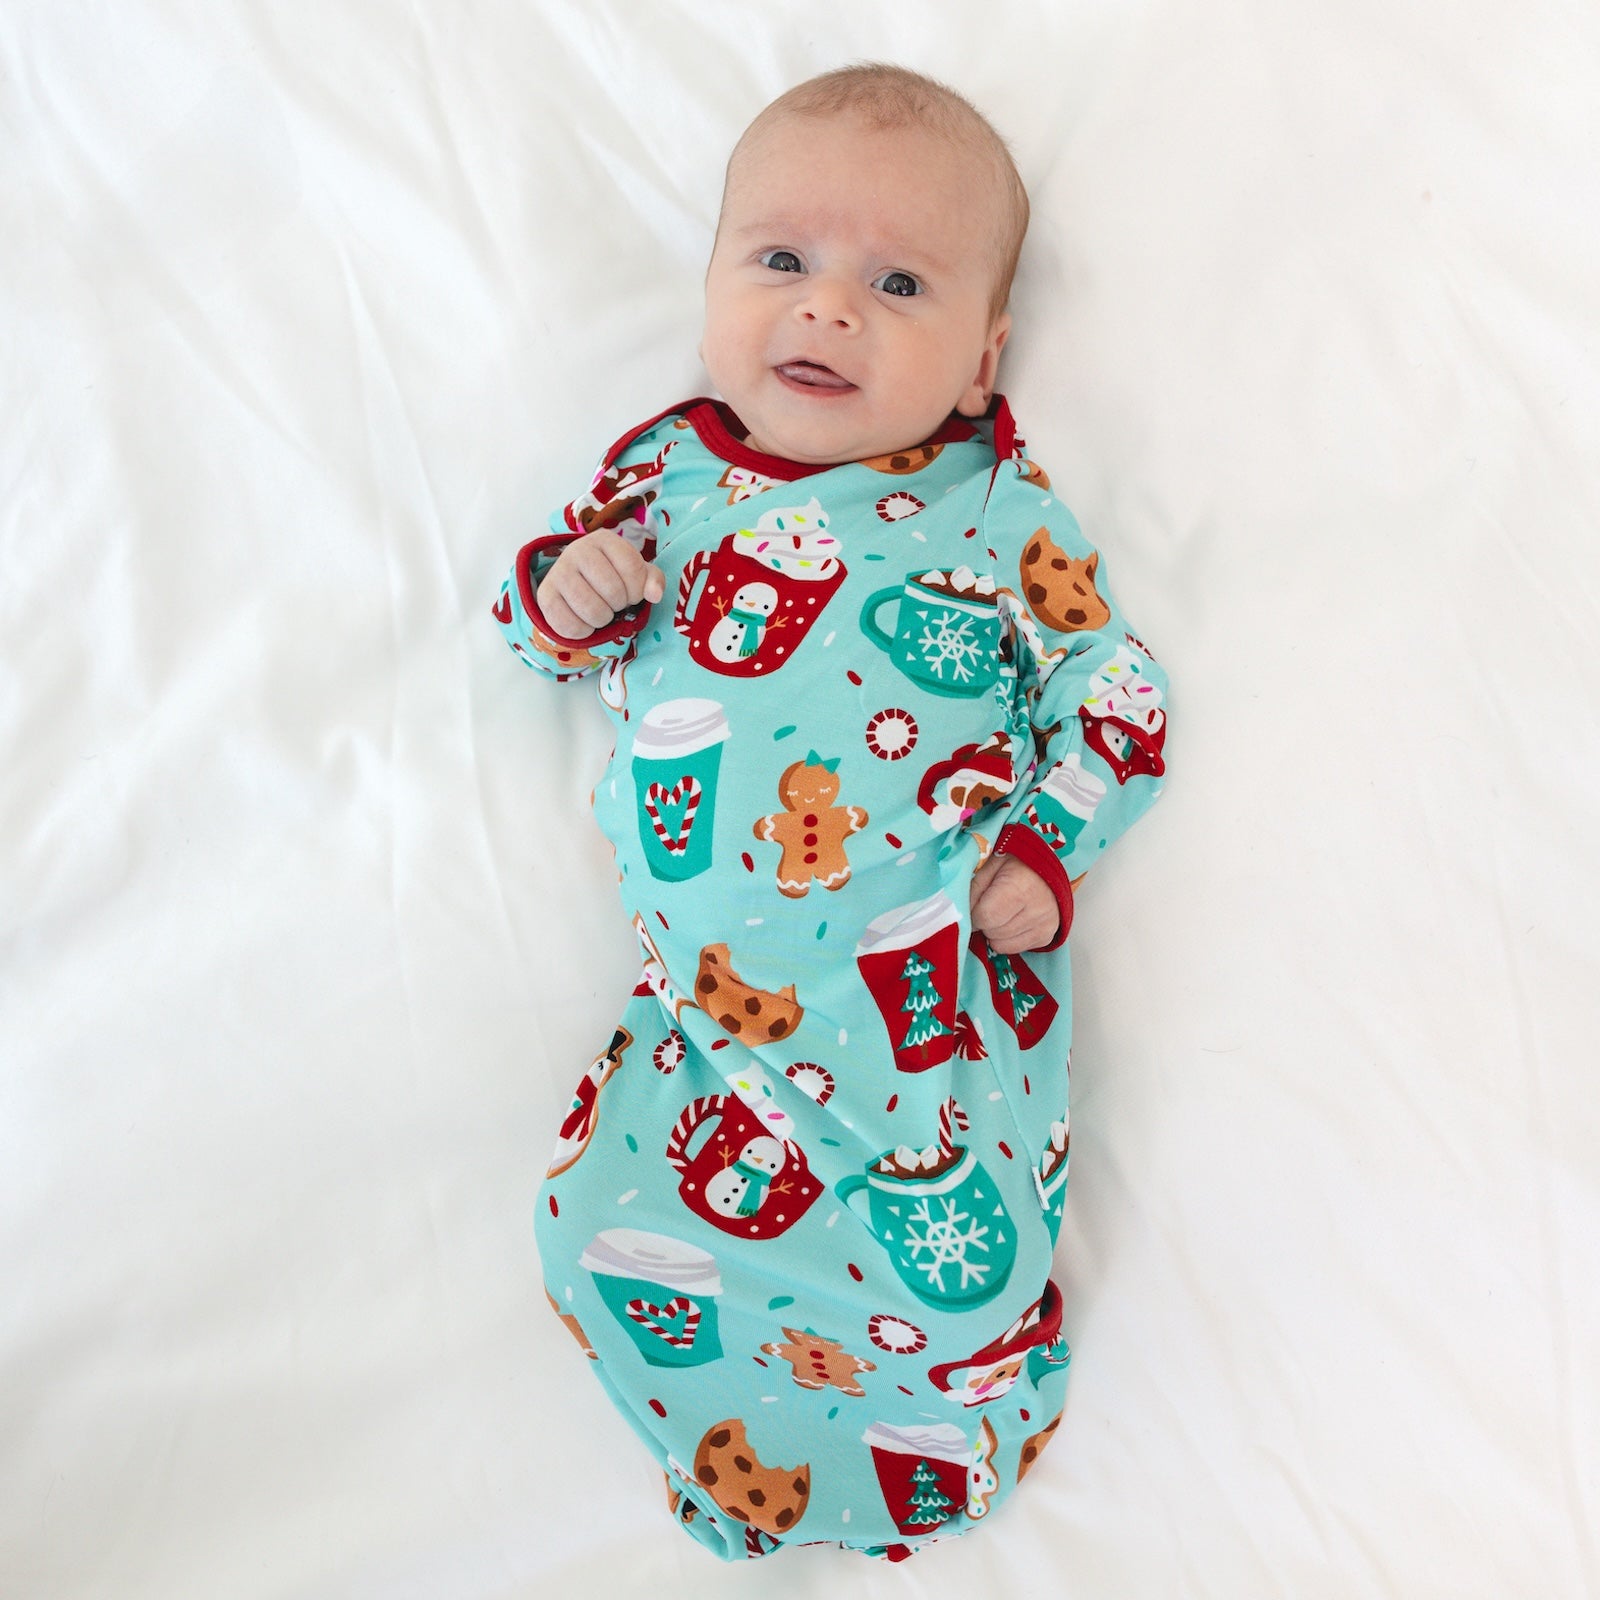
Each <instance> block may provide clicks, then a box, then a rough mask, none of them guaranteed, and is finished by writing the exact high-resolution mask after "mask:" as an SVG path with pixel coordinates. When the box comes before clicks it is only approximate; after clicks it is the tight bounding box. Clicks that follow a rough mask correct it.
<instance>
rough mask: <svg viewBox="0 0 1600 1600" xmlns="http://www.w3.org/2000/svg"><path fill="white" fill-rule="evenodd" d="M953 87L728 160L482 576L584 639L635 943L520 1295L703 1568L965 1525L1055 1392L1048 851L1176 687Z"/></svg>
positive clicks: (1147, 774) (923, 91) (1055, 1023)
mask: <svg viewBox="0 0 1600 1600" xmlns="http://www.w3.org/2000/svg"><path fill="white" fill-rule="evenodd" d="M1027 218H1028V204H1027V197H1026V195H1025V193H1024V191H1023V188H1022V184H1021V182H1020V180H1019V179H1018V177H1017V174H1016V170H1015V168H1014V167H1013V165H1012V163H1011V159H1010V157H1009V155H1008V154H1007V152H1006V148H1005V146H1004V144H1003V143H1002V141H1001V140H1000V138H999V136H998V135H997V134H996V133H995V132H994V130H993V129H992V128H991V127H990V126H989V124H988V123H987V122H986V121H985V120H984V119H983V118H982V117H981V116H980V115H979V114H978V113H977V112H976V111H975V110H974V109H973V108H972V107H971V106H970V105H969V104H968V103H967V102H966V101H965V100H963V99H962V98H961V97H960V96H959V95H957V94H955V93H954V92H953V91H951V90H949V89H947V88H945V87H943V86H942V85H940V84H936V83H933V82H931V81H930V80H928V79H926V78H923V77H921V76H919V75H917V74H915V73H911V72H907V71H904V70H902V69H899V68H894V67H884V66H872V65H869V66H861V67H852V68H847V69H844V70H842V71H839V72H834V73H829V74H826V75H825V76H823V77H821V78H817V79H814V80H812V81H810V82H808V83H804V84H801V85H800V86H799V87H798V88H795V89H792V90H790V91H789V92H788V93H787V94H785V95H783V96H782V97H781V98H780V99H778V100H777V101H775V102H774V103H773V104H772V105H770V106H768V107H767V109H766V110H765V111H763V112H762V113H761V114H760V116H758V117H757V118H756V120H755V122H754V123H753V124H752V125H751V126H750V128H749V129H748V130H747V131H746V132H745V134H744V136H743V138H742V139H741V140H740V141H739V144H738V146H737V148H736V149H735V151H734V153H733V157H732V159H731V160H730V162H729V165H728V173H727V182H726V187H725V190H724V195H723V205H722V215H721V218H720V221H719V224H718V228H717V236H716V243H715V246H714V248H713V251H712V256H711V264H710V268H709V270H708V272H707V274H706V317H705V332H704V338H703V341H702V344H701V355H702V357H703V359H704V361H705V365H706V369H707V371H708V372H709V374H710V377H711V380H712V382H713V384H714V385H715V387H716V389H717V390H718V391H719V393H720V395H721V396H722V398H721V399H720V400H711V399H702V400H692V401H688V402H686V403H684V404H682V405H679V406H674V407H673V408H672V409H670V410H669V411H666V412H663V413H662V414H661V415H660V416H657V417H655V418H653V419H651V420H650V421H649V422H646V423H644V424H642V425H641V426H640V427H638V428H635V429H633V430H632V431H631V432H630V433H628V434H627V435H626V436H625V437H624V438H623V439H622V440H620V441H619V442H618V443H617V444H616V445H614V446H613V447H612V448H611V449H610V450H609V451H608V452H607V453H606V456H605V458H604V460H603V461H602V463H601V466H600V469H599V472H598V473H597V475H596V477H595V480H594V483H593V485H592V487H591V488H590V490H589V492H588V493H587V494H584V495H582V496H580V497H579V498H578V499H576V500H574V501H573V502H572V503H571V504H570V505H569V506H567V507H565V508H564V509H563V511H561V512H560V513H558V514H557V516H555V517H554V518H552V521H551V526H552V528H553V530H554V532H553V533H552V535H551V536H549V537H547V538H543V539H538V540H535V541H534V542H533V543H532V544H530V545H529V546H528V547H527V548H526V549H524V550H523V552H522V553H521V555H520V556H519V558H518V561H517V564H516V569H515V571H514V573H513V574H512V577H511V578H510V580H509V581H508V582H507V584H506V586H505V588H504V590H503V592H502V594H501V598H500V603H499V605H498V606H497V608H496V615H497V617H498V619H499V621H500V623H501V625H502V627H503V628H504V630H505V632H506V634H507V636H508V638H509V640H510V642H511V644H512V646H513V648H514V649H516V650H517V651H518V652H519V653H520V654H521V655H522V656H523V659H524V660H525V661H526V662H527V663H528V664H529V665H530V666H533V667H535V668H537V669H538V670H540V671H542V672H544V673H546V674H548V675H550V676H552V677H554V678H556V679H566V678H572V677H579V676H584V675H589V674H596V675H597V681H598V686H599V691H600V696H601V699H602V701H603V702H604V704H605V706H606V708H607V709H608V711H609V713H610V715H611V717H612V720H613V722H614V724H615V727H616V735H617V742H616V748H615V752H614V754H613V757H612V759H611V762H610V765H609V766H608V768H607V770H606V772H605V773H604V774H603V775H602V777H601V779H600V782H599V784H598V786H597V787H596V790H595V796H594V808H595V814H596V817H597V819H598V821H599V823H600V825H601V827H602V828H603V829H604V830H605V832H606V834H607V836H608V837H609V838H610V840H611V842H612V844H613V846H614V848H615V851H616V858H617V866H618V872H619V877H620V882H621V892H622V896H623V901H624V904H625V907H626V909H627V910H628V911H629V912H630V913H631V915H632V918H633V924H634V928H635V930H636V932H637V934H638V939H639V944H640V950H641V959H642V969H641V977H640V981H639V984H638V986H637V988H636V989H635V990H634V992H633V996H632V998H631V1000H630V1001H629V1003H628V1006H627V1009H626V1010H625V1011H624V1013H623V1016H622V1019H621V1021H620V1022H619V1023H618V1025H617V1028H616V1031H615V1034H614V1035H613V1037H612V1039H611V1041H610V1043H609V1045H608V1046H607V1048H606V1049H605V1050H604V1051H603V1052H602V1053H601V1054H600V1055H599V1056H598V1057H597V1058H596V1059H595V1061H594V1063H593V1064H592V1065H591V1067H590V1068H589V1070H588V1072H587V1074H586V1075H585V1076H584V1078H583V1080H582V1081H581V1082H580V1084H579V1085H578V1088H577V1092H576V1094H575V1095H574V1097H573V1101H572V1106H571V1109H570V1111H569V1112H568V1114H567V1117H566V1119H565V1121H564V1122H563V1124H562V1127H561V1131H560V1136H559V1140H558V1144H557V1149H556V1154H555V1158H554V1160H553V1161H552V1163H551V1166H550V1170H549V1176H548V1178H547V1180H546V1183H545V1187H544V1190H543V1191H542V1193H541V1196H540V1203H539V1234H538V1236H539V1250H540V1256H541V1260H542V1262H543V1267H544V1272H545V1281H546V1288H547V1292H548V1293H549V1294H550V1297H551V1300H552V1302H553V1303H554V1305H555V1309H556V1310H557V1312H558V1313H559V1314H560V1315H561V1317H562V1319H563V1321H565V1322H566V1323H567V1325H568V1327H569V1328H570V1329H571V1331H572V1332H573V1333H574V1334H575V1335H576V1336H577V1339H578V1342H579V1344H580V1345H581V1346H582V1347H583V1349H584V1351H585V1353H586V1354H587V1355H588V1356H589V1357H590V1358H591V1359H592V1360H594V1361H595V1363H596V1374H597V1376H598V1377H599V1378H600V1380H601V1382H602V1384H603V1385H604V1387H605V1389H606V1391H607V1393H608V1394H609V1395H610V1397H611V1399H612V1400H613V1401H614V1402H615V1403H616V1405H617V1406H618V1407H619V1409H620V1410H621V1411H622V1413H623V1415H624V1416H625V1417H626V1418H627V1419H628V1421H629V1422H630V1423H631V1424H632V1425H633V1427H634V1429H635V1431H636V1432H637V1433H638V1435H639V1437H640V1438H641V1439H642V1440H643V1442H644V1443H645V1445H646V1447H647V1448H648V1449H649V1450H650V1452H651V1454H652V1455H653V1456H654V1458H655V1460H656V1461H657V1462H658V1463H659V1464H660V1465H661V1466H662V1467H663V1469H664V1470H665V1473H666V1477H667V1489H668V1501H669V1505H670V1507H671V1510H672V1513H673V1515H674V1516H675V1517H676V1519H677V1520H678V1521H679V1522H680V1523H681V1524H682V1526H683V1527H684V1528H685V1529H686V1530H687V1531H688V1532H689V1533H690V1534H691V1535H692V1536H694V1537H695V1538H696V1539H698V1540H699V1541H700V1542H701V1543H703V1544H705V1545H706V1546H707V1547H709V1548H710V1549H711V1550H713V1551H714V1552H715V1553H717V1554H718V1555H720V1556H722V1557H724V1558H726V1559H736V1558H742V1557H745V1556H756V1555H763V1554H766V1553H768V1552H770V1551H772V1550H774V1549H776V1548H777V1547H778V1546H779V1545H783V1544H793V1543H802V1544H804V1543H834V1544H841V1545H844V1546H846V1547H848V1548H851V1549H858V1550H863V1551H868V1552H870V1553H872V1554H876V1555H887V1556H889V1557H890V1558H891V1559H895V1558H899V1557H902V1556H904V1555H905V1554H907V1553H909V1552H910V1551H911V1550H912V1549H914V1548H916V1547H917V1546H918V1545H919V1544H922V1543H927V1542H929V1541H930V1540H931V1539H932V1538H934V1537H936V1536H947V1535H950V1534H954V1533H961V1532H965V1531H967V1530H968V1529H970V1528H971V1527H972V1526H973V1525H974V1524H975V1523H977V1522H978V1521H980V1520H981V1519H983V1518H984V1517H986V1516H987V1515H988V1514H989V1513H990V1512H991V1511H992V1510H993V1509H994V1508H995V1506H996V1505H997V1504H998V1503H999V1501H1000V1500H1001V1499H1003V1498H1004V1497H1005V1496H1006V1494H1007V1493H1008V1492H1009V1491H1010V1490H1011V1488H1012V1487H1013V1486H1014V1485H1015V1484H1016V1483H1017V1482H1018V1480H1019V1479H1020V1478H1021V1477H1022V1476H1023V1475H1024V1474H1025V1473H1026V1472H1027V1471H1028V1469H1029V1468H1030V1467H1031V1466H1032V1464H1033V1462H1034V1460H1035V1459H1036V1457H1037V1455H1038V1453H1039V1451H1040V1450H1041V1449H1042V1448H1043V1447H1044V1445H1045V1444H1046V1443H1047V1442H1048V1441H1049V1439H1050V1437H1051V1436H1052V1433H1053V1431H1054V1429H1055V1427H1056V1423H1057V1421H1058V1420H1059V1416H1060V1411H1061V1404H1062V1394H1063V1388H1064V1385H1065V1381H1066V1365H1067V1359H1068V1357H1067V1346H1066V1342H1065V1340H1064V1338H1063V1337H1062V1332H1061V1296H1060V1292H1059V1290H1058V1289H1057V1287H1056V1285H1055V1284H1054V1282H1052V1281H1051V1279H1050V1265H1051V1253H1052V1250H1053V1247H1054V1244H1055V1240H1056V1235H1057V1232H1058V1230H1059V1228H1060V1223H1061V1205H1062V1197H1063V1190H1064V1187H1065V1183H1066V1175H1067V1146H1068V1138H1067V1073H1068V1058H1069V1048H1070V1043H1071V993H1070V978H1069V970H1068V957H1067V950H1066V947H1065V943H1064V941H1065V940H1066V937H1067V933H1068V929H1069V928H1070V925H1071V922H1072V906H1073V887H1074V885H1075V883H1076V882H1077V881H1078V880H1079V879H1081V877H1082V875H1083V873H1084V872H1085V871H1086V870H1087V869H1088V868H1089V867H1090V866H1091V865H1093V863H1094V862H1095V861H1096V860H1098V859H1099V856H1100V853H1101V852H1102V851H1103V850H1104V849H1105V848H1106V846H1107V845H1108V844H1109V843H1110V841H1111V840H1112V839H1113V838H1115V837H1116V836H1117V835H1118V834H1120V833H1121V832H1122V831H1123V829H1125V828H1126V827H1127V826H1128V825H1129V824H1130V823H1131V822H1133V821H1134V820H1135V819H1136V818H1137V817H1138V816H1139V815H1140V814H1141V813H1142V812H1143V811H1144V810H1145V809H1146V808H1147V807H1148V806H1149V805H1150V803H1151V802H1152V801H1153V800H1154V798H1155V796H1156V794H1157V792H1158V790H1159V787H1160V780H1161V775H1162V771H1163V762H1162V746H1163V742H1164V737H1165V712H1164V710H1163V704H1162V701H1163V694H1162V690H1163V683H1164V678H1163V675H1162V674H1161V672H1160V670H1159V668H1157V667H1156V665H1155V663H1154V662H1153V661H1152V659H1151V657H1150V655H1149V653H1148V652H1147V651H1146V650H1145V648H1144V646H1143V645H1142V644H1141V643H1140V641H1139V640H1138V638H1137V637H1136V636H1135V635H1134V634H1133V633H1132V632H1131V631H1130V630H1129V629H1128V627H1127V625H1126V623H1125V622H1124V620H1123V618H1122V616H1121V614H1120V613H1119V612H1118V610H1117V608H1116V605H1115V602H1114V601H1113V600H1112V598H1111V596H1110V594H1109V592H1108V590H1107V587H1106V582H1105V577H1104V574H1103V573H1102V572H1101V570H1100V558H1099V553H1098V551H1096V550H1095V549H1093V548H1092V547H1091V546H1090V545H1089V544H1088V543H1087V542H1086V541H1085V539H1084V537H1083V535H1082V534H1081V533H1080V531H1079V529H1078V525H1077V523H1076V522H1075V521H1074V519H1073V517H1072V515H1071V513H1070V512H1069V511H1068V510H1067V508H1066V507H1065V506H1064V505H1062V504H1061V502H1060V500H1059V499H1058V498H1057V497H1056V495H1055V493H1054V492H1053V490H1052V487H1051V483H1050V479H1049V478H1048V477H1047V476H1046V474H1045V473H1044V471H1043V470H1041V468H1040V467H1039V466H1037V465H1036V464H1035V463H1034V462H1033V461H1032V460H1031V459H1030V458H1029V456H1028V455H1027V454H1026V452H1025V451H1024V448H1023V442H1022V439H1021V437H1020V436H1019V435H1018V433H1017V429H1016V425H1015V423H1014V422H1013V421H1012V418H1011V414H1010V412H1009V411H1008V409H1007V407H1006V405H1005V402H1004V401H1003V400H1000V399H998V398H996V397H995V395H994V385H995V375H996V367H997V364H998V361H999V357H1000V352H1001V349H1002V348H1003V346H1004V345H1005V343H1006V338H1007V335H1008V334H1009V332H1010V328H1011V321H1010V317H1009V315H1008V313H1007V311H1006V304H1007V299H1008V295H1009V291H1010V285H1011V279H1012V274H1013V271H1014V269H1015V266H1016V261H1017V255H1018V252H1019V250H1020V247H1021V244H1022V238H1023V234H1024V232H1025V231H1026V228H1027Z"/></svg>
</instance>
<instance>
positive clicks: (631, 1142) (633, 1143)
mask: <svg viewBox="0 0 1600 1600" xmlns="http://www.w3.org/2000/svg"><path fill="white" fill-rule="evenodd" d="M626 1138H627V1141H628V1148H629V1149H630V1150H631V1151H633V1153H634V1154H635V1155H638V1153H639V1141H638V1140H637V1139H635V1138H634V1136H633V1135H632V1134H631V1133H630V1134H628V1135H626Z"/></svg>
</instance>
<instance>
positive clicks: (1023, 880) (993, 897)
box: [972, 856, 1061, 956]
mask: <svg viewBox="0 0 1600 1600" xmlns="http://www.w3.org/2000/svg"><path fill="white" fill-rule="evenodd" d="M1060 925H1061V908H1060V907H1059V906H1058V905H1057V904H1056V897H1055V895H1053V894H1052V893H1051V892H1050V885H1049V884H1047V883H1046V882H1045V881H1044V879H1043V878H1041V877H1040V876H1039V874H1038V873H1037V872H1035V871H1034V870H1033V868H1032V867H1027V866H1024V865H1023V864H1022V862H1020V861H1018V860H1017V858H1016V857H1015V856H990V857H989V859H988V860H987V861H985V862H984V864H983V865H982V866H981V867H979V868H978V870H977V871H976V872H975V873H973V875H972V926H973V927H974V928H976V929H977V930H978V932H979V933H981V934H983V935H984V937H985V938H987V939H988V941H989V943H990V944H991V945H992V946H993V947H994V949H995V950H997V951H999V953H1000V954H1001V955H1003V956H1014V955H1019V954H1020V953H1021V952H1022V951H1024V950H1039V949H1042V948H1043V947H1044V946H1045V945H1047V944H1049V942H1050V941H1051V940H1052V939H1053V938H1055V936H1056V929H1057V928H1058V927H1059V926H1060Z"/></svg>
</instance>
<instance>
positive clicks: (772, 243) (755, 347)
mask: <svg viewBox="0 0 1600 1600" xmlns="http://www.w3.org/2000/svg"><path fill="white" fill-rule="evenodd" d="M998 205H999V200H998V198H997V197H996V195H995V194H994V192H993V189H992V186H991V185H989V184H988V183H987V181H986V173H985V169H984V167H983V165H982V163H981V162H980V161H979V160H978V158H977V157H975V156H973V155H971V154H969V153H967V152H966V151H963V150H960V149H957V148H955V147H953V146H951V145H950V144H948V143H946V142H945V141H944V140H942V139H938V138H935V137H934V136H933V135H931V134H929V133H925V132H923V131H922V130H920V129H914V128H901V129H894V130H888V131H880V130H874V129H871V128H869V127H867V126H865V125H864V124H862V123H861V122H859V121H857V120H856V119H855V118H853V117H848V116H840V117H826V118H817V117H806V118H798V117H786V118H783V119H781V120H780V121H778V122H777V123H776V124H774V125H773V126H772V127H770V128H768V129H765V130H763V131H762V132H761V133H760V134H758V135H757V137H756V139H755V140H753V141H752V143H751V145H750V146H748V147H747V148H746V149H745V150H744V152H743V153H742V154H741V155H740V157H739V159H738V162H737V163H736V165H735V168H734V172H733V174H732V175H731V178H730V187H729V191H728V194H727V197H726V200H725V204H724V209H723V219H722V227H721V231H720V233H719V235H718V238H717V244H716V248H715V249H714V250H713V252H712V256H711V266H710V269H709V271H708V272H707V274H706V325H705V338H704V341H703V343H702V344H701V347H700V353H701V356H702V358H703V359H704V361H705V364H706V370H707V371H708V372H709V373H710V375H711V380H712V382H713V383H714V384H715V385H716V386H717V389H718V390H719V391H720V392H721V394H722V396H723V398H724V399H725V400H727V402H728V404H729V405H730V406H732V407H733V409H734V410H735V411H736V412H737V413H738V415H739V417H740V418H741V420H742V421H743V422H744V424H745V425H746V427H748V428H749V429H750V439H749V443H750V446H751V448H752V449H755V450H760V451H762V452H763V453H765V454H767V455H775V456H784V457H787V458H788V459H789V460H792V461H803V462H807V463H809V464H813V465H823V464H828V463H833V462H840V461H861V460H865V459H867V458H868V457H870V456H877V455H887V454H889V453H891V452H893V451H897V450H904V449H907V448H908V447H909V446H911V445H914V444H917V443H919V442H920V441H921V440H923V439H925V438H927V437H928V435H929V434H931V433H933V432H934V431H935V430H936V429H937V428H938V426H939V424H940V423H942V422H943V421H944V420H945V418H946V417H947V416H949V414H950V413H951V412H952V411H959V412H960V413H961V414H962V415H963V416H968V417H977V416H982V415H983V413H984V411H985V410H986V409H987V407H988V404H989V398H990V394H991V392H992V390H993V388H994V376H995V366H996V363H997V361H998V359H999V355H1000V347H1001V346H1002V345H1003V344H1004V343H1005V339H1006V334H1007V332H1008V331H1009V329H1010V319H1009V317H1007V316H1005V315H1004V314H1002V315H1001V316H1000V317H999V319H998V320H996V321H994V322H993V323H991V321H990V317H989V295H990V291H991V289H992V288H993V285H994V281H995V272H996V266H995V259H994V247H993V243H992V241H993V239H994V236H995V231H996V219H997V209H996V208H997V207H998Z"/></svg>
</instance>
